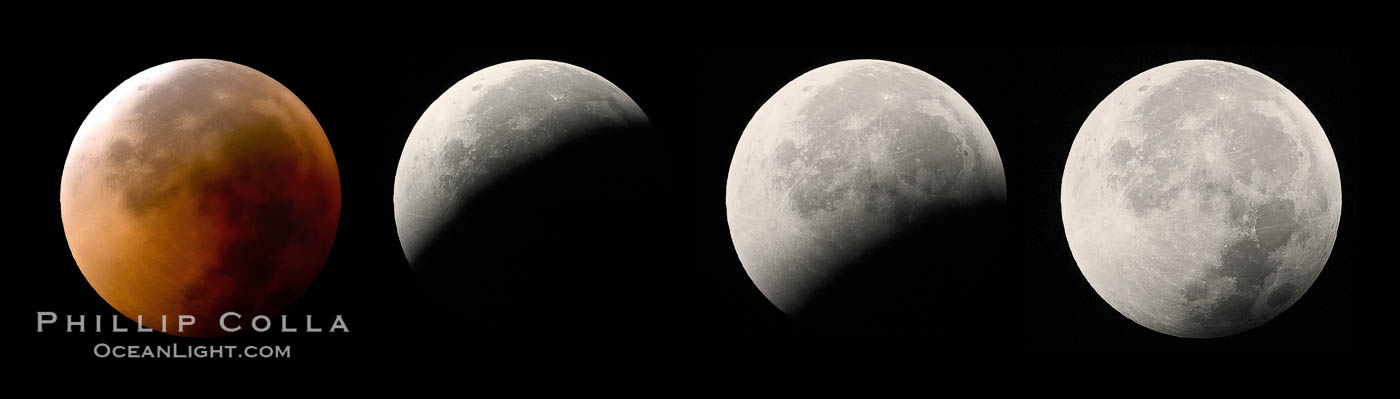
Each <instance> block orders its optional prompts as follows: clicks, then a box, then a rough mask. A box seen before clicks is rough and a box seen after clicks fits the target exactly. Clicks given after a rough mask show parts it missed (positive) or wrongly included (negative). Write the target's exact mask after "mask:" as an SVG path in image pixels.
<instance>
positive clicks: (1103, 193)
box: [1060, 60, 1342, 338]
mask: <svg viewBox="0 0 1400 399" xmlns="http://www.w3.org/2000/svg"><path fill="white" fill-rule="evenodd" d="M1060 202H1061V206H1062V214H1063V218H1064V225H1065V236H1066V238H1067V240H1068V241H1069V245H1070V249H1071V251H1072V252H1073V255H1074V259H1075V261H1076V262H1077V263H1078V264H1079V268H1080V270H1081V271H1082V272H1083V273H1084V277H1085V278H1086V279H1088V281H1089V284H1090V285H1092V286H1093V287H1094V290H1096V291H1097V292H1098V293H1099V295H1100V296H1102V297H1103V298H1104V300H1105V301H1107V302H1108V303H1109V305H1112V306H1113V308H1114V309H1117V310H1118V311H1119V312H1120V313H1122V314H1123V315H1124V316H1127V317H1128V318H1129V319H1132V320H1133V321H1135V322H1137V323H1138V324H1141V325H1143V326H1145V327H1147V328H1150V329H1152V330H1156V331H1159V332H1162V333H1166V334H1171V335H1175V336H1180V337H1194V338H1208V337H1220V336H1225V335H1231V334H1236V333H1239V332H1241V331H1245V330H1248V329H1250V328H1253V327H1256V326H1259V325H1261V324H1263V323H1265V322H1267V321H1269V320H1270V319H1272V318H1274V317H1275V316H1277V315H1278V314H1279V313H1281V312H1283V311H1284V310H1286V309H1288V307H1289V306H1292V305H1293V303H1294V302H1296V301H1297V300H1298V298H1299V297H1301V296H1302V295H1303V293H1304V292H1306V291H1307V290H1308V288H1309V287H1310V286H1311V285H1312V283H1313V281H1314V280H1316V279H1317V276H1318V273H1320V272H1321V271H1322V268H1323V265H1324V264H1326V263H1327V258H1328V256H1329V255H1330V254H1331V252H1332V245H1333V243H1334V242H1335V239H1336V235H1337V225H1338V222H1339V221H1340V218H1341V206H1342V191H1341V179H1340V177H1339V175H1338V169H1337V160H1336V158H1335V156H1334V155H1333V153H1332V147H1331V145H1330V144H1329V143H1328V141H1327V136H1326V135H1325V134H1324V133H1323V131H1322V126H1321V125H1320V124H1319V123H1318V121H1317V119H1315V118H1314V116H1313V114H1312V113H1311V112H1310V111H1308V109H1307V107H1306V106H1304V105H1303V102H1302V101H1300V100H1299V99H1298V98H1297V97H1296V96H1294V95H1293V93H1292V92H1290V91H1288V89H1286V88H1284V87H1283V86H1282V85H1281V84H1279V83H1278V82H1275V81H1274V80H1273V79H1270V78H1269V77H1267V76H1265V75H1264V74H1261V73H1259V72H1257V71H1254V70H1252V69H1249V68H1246V67H1244V66H1240V65H1236V64H1231V63H1227V62H1221V61H1204V60H1194V61H1181V62H1174V63H1170V64H1166V65H1162V66H1159V67H1157V68H1153V69H1151V70H1148V71H1146V72H1143V73H1142V74H1139V75H1137V76H1135V77H1133V78H1132V79H1129V80H1128V81H1127V82H1125V83H1123V85H1122V86H1119V87H1118V89H1116V90H1114V91H1113V93H1111V94H1109V96H1108V98H1105V99H1104V100H1103V102H1101V103H1099V105H1098V107H1096V108H1095V109H1094V111H1093V112H1092V113H1091V114H1090V115H1089V118H1088V119H1087V120H1086V121H1085V122H1084V125H1083V127H1081V128H1080V130H1079V134H1078V136H1077V137H1076V138H1075V140H1074V144H1073V147H1072V148H1071V150H1070V154H1069V159H1068V161H1067V163H1066V165H1065V173H1064V180H1063V186H1062V187H1061V197H1060Z"/></svg>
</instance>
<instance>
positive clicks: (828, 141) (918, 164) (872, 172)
mask: <svg viewBox="0 0 1400 399" xmlns="http://www.w3.org/2000/svg"><path fill="white" fill-rule="evenodd" d="M1005 200H1006V179H1005V174H1004V172H1003V170H1002V163H1001V157H1000V155H999V154H998V152H997V147H996V144H995V143H994V142H993V140H992V136H991V134H990V133H989V132H988V130H987V126H986V125H984V124H983V122H982V120H981V118H980V117H978V115H977V113H976V112H975V111H973V109H972V106H971V105H969V104H968V102H967V101H966V100H964V99H963V98H962V96H960V95H958V93H957V92H955V91H954V90H953V89H952V88H951V87H949V86H948V85H946V84H944V83H943V82H942V81H940V80H938V79H937V78H934V77H933V76H931V75H929V74H927V73H924V72H923V71H920V70H918V69H915V68H912V67H909V66H906V65H902V64H898V63H893V62H887V61H878V60H855V61H845V62H838V63H834V64H830V65H826V66H823V67H820V68H817V69H814V70H812V71H810V72H807V73H806V74H803V75H802V76H800V77H798V78H797V79H795V80H793V81H792V82H790V83H788V84H787V85H786V86H784V87H783V88H782V89H781V90H779V91H778V92H777V93H776V94H774V95H773V97H772V98H771V99H769V100H768V101H767V102H766V103H764V104H763V106H762V107H761V108H760V109H759V110H758V112H757V113H756V114H755V115H754V117H753V119H752V120H751V121H750V122H749V124H748V126H747V127H746V128H745V129H744V133H743V136H742V137H741V138H740V140H739V144H738V147H737V148H736V149H735V151H734V159H733V161H732V163H731V165H730V168H729V177H728V183H727V187H726V196H725V206H726V209H727V212H728V221H729V231H730V235H731V238H732V239H733V242H734V248H735V250H736V251H737V252H738V255H739V259H740V261H742V263H743V266H744V269H745V270H746V271H747V272H748V275H749V277H750V278H752V279H753V282H754V283H755V285H756V286H757V287H758V289H759V291H761V292H762V293H763V295H764V296H766V297H767V298H768V300H770V301H771V302H772V303H773V304H774V305H776V306H777V307H778V308H779V309H781V310H782V311H783V312H785V313H787V314H789V315H791V316H794V317H797V318H799V319H801V318H803V317H806V315H807V314H808V313H809V311H810V310H811V309H812V308H813V303H814V302H816V301H818V297H821V296H823V293H824V292H826V291H831V290H832V287H833V286H838V285H841V284H842V283H843V281H842V280H846V279H850V278H852V277H850V276H852V275H859V274H861V273H863V272H865V271H868V270H853V269H861V268H867V269H868V268H880V267H885V266H886V265H885V263H888V262H889V261H896V262H908V261H914V262H913V263H912V265H913V268H914V269H915V270H914V271H913V272H914V273H913V274H911V275H918V276H930V275H934V274H940V273H943V272H945V271H954V270H957V269H965V268H977V265H969V264H961V262H956V261H953V259H957V257H943V255H939V254H940V253H954V254H955V253H958V252H961V251H963V250H965V249H966V248H958V247H957V244H954V243H953V242H951V241H943V240H934V241H924V240H915V241H918V242H914V243H912V245H904V247H905V248H904V250H905V251H906V252H905V253H904V255H900V256H884V257H879V256H876V255H874V254H873V253H874V252H879V251H885V250H887V249H888V248H889V247H890V246H891V245H890V244H891V243H893V242H895V241H897V240H898V238H899V237H901V236H906V235H907V234H906V233H909V232H911V231H918V230H923V229H935V230H937V229H943V230H945V231H944V232H943V235H947V236H956V235H977V234H972V233H971V232H968V231H959V230H960V229H961V227H959V226H966V225H974V224H977V222H975V221H974V222H972V223H958V224H957V225H954V224H952V223H948V224H944V225H940V224H942V223H945V221H951V219H949V217H950V216H949V215H957V214H959V213H960V212H964V211H965V210H969V209H972V208H976V207H980V206H982V205H985V204H989V203H990V204H1002V203H1004V202H1005ZM911 249H912V251H911ZM871 259H881V260H879V261H871ZM902 280H906V279H905V278H894V279H884V280H883V281H882V282H880V283H877V284H875V286H873V287H866V288H865V289H864V290H863V291H861V292H860V293H859V294H855V295H853V296H852V298H848V299H850V300H856V301H859V300H861V298H859V297H870V296H871V295H879V294H880V292H881V291H885V290H892V289H894V288H895V287H892V286H887V284H899V283H901V282H902ZM966 283H969V282H966V281H958V282H943V284H949V285H954V284H957V285H965V284H966ZM940 289H941V288H940V287H934V286H921V287H912V291H914V292H918V293H922V292H928V291H937V290H940ZM964 299H966V298H964ZM843 300H846V299H843ZM901 301H904V300H903V299H891V300H889V301H884V300H881V301H873V303H872V302H864V303H863V304H862V305H861V306H860V307H859V308H857V309H853V311H852V312H853V313H875V312H880V311H882V310H883V309H885V308H886V307H891V306H895V305H897V304H896V303H895V302H901ZM923 310H924V311H928V309H923ZM896 316H897V317H903V316H899V315H896ZM926 316H927V315H926Z"/></svg>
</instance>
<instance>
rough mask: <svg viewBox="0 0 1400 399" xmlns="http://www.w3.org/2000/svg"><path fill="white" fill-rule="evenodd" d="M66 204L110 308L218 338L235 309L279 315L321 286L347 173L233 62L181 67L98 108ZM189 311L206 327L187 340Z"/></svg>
mask: <svg viewBox="0 0 1400 399" xmlns="http://www.w3.org/2000/svg"><path fill="white" fill-rule="evenodd" d="M59 202H60V206H61V209H62V214H63V229H64V233H65V234H66V236H67V238H68V246H69V248H70V249H71V250H72V252H73V258H74V260H76V261H77V263H78V267H79V268H81V269H82V272H83V276H84V277H86V278H87V280H88V282H89V283H91V284H92V287H93V288H94V289H95V290H96V291H97V293H98V294H100V295H101V296H102V298H103V299H106V300H107V302H108V303H110V304H111V305H112V307H114V308H116V309H117V310H118V311H120V312H121V313H122V314H124V315H126V316H128V317H130V318H132V319H133V320H135V319H137V317H138V316H142V317H141V320H142V321H143V322H144V324H145V325H146V326H148V327H152V328H156V329H159V328H160V320H161V316H166V317H167V318H168V319H169V320H170V323H171V324H170V325H169V326H168V328H167V329H166V332H169V333H171V334H177V335H187V336H213V335H221V334H224V333H226V332H225V331H223V329H221V328H219V325H218V318H219V316H220V315H222V314H223V313H224V312H238V313H239V314H242V315H245V316H248V315H262V314H266V315H275V314H277V313H278V312H280V311H281V310H282V309H283V308H285V307H286V306H288V305H290V304H291V303H292V302H293V301H294V300H296V298H297V297H298V296H300V295H301V293H302V291H304V290H305V289H306V288H307V287H308V286H309V285H310V284H311V282H312V280H314V279H315V278H316V275H317V273H319V271H320V270H321V266H322V264H323V263H324V262H325V259H326V256H327V255H328V254H329V252H330V248H331V244H332V242H333V241H334V239H335V231H336V224H337V223H338V220H339V218H340V176H339V172H338V171H337V169H336V162H335V155H334V154H333V153H332V152H331V147H330V142H329V141H327V139H326V135H325V133H324V132H323V131H322V130H321V125H320V124H319V123H317V122H316V118H315V117H313V116H312V115H311V111H310V110H308V109H307V108H306V106H305V105H303V104H302V102H301V100H299V99H298V98H297V97H296V96H295V95H293V94H292V92H291V91H289V90H287V88H286V87H283V86H282V85H281V84H279V83H277V81H275V80H272V78H270V77H268V76H267V75H263V74H262V73H260V72H258V71H255V70H253V69H251V68H248V67H245V66H242V65H238V64H235V63H231V62H226V61H218V60H208V59H196V60H182V61H175V62H170V63H166V64H161V65H158V66H155V67H152V68H150V69H147V70H145V71H143V72H141V73H139V74H136V75H135V76H132V77H131V78H130V79H127V80H126V81H125V82H122V83H121V84H120V85H119V86H117V88H116V89H114V90H112V92H111V93H110V94H108V95H107V96H106V97H105V98H103V99H102V101H101V102H99V103H98V104H97V106H96V107H95V108H93V110H92V112H91V113H89V114H88V116H87V119H85V120H84V121H83V124H82V126H81V127H79V129H78V133H77V136H76V137H74V138H73V144H72V147H71V148H70V149H69V152H68V158H67V161H66V163H65V164H64V166H63V181H62V184H61V187H60V193H59ZM179 315H192V316H195V317H196V323H195V325H194V326H191V327H187V329H186V330H185V331H178V330H177V329H176V328H175V326H174V320H176V318H177V317H178V316H179ZM249 319H250V317H244V320H249Z"/></svg>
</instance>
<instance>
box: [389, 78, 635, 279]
mask: <svg viewBox="0 0 1400 399" xmlns="http://www.w3.org/2000/svg"><path fill="white" fill-rule="evenodd" d="M649 127H650V122H649V121H648V119H647V117H646V115H645V114H644V113H642V110H641V108H640V107H638V106H637V104H636V103H635V102H634V101H633V100H632V99H631V98H630V97H628V96H627V94H626V93H623V91H622V90H621V89H619V88H618V87H617V86H615V85H613V84H612V83H611V82H609V81H607V80H606V79H604V78H603V77H601V76H598V75H596V74H594V73H592V72H590V71H588V70H585V69H583V68H580V67H577V66H573V65H569V64H565V63H561V62H555V61H545V60H522V61H512V62H506V63H502V64H497V65H494V66H490V67H487V68H485V69H482V70H480V71H477V72H475V73H472V74H471V75H469V76H467V77H466V78H464V79H462V80H461V81H459V82H457V83H456V84H455V85H453V86H452V87H451V88H449V89H448V90H447V91H446V92H445V93H443V94H442V95H441V96H440V97H439V98H438V99H437V100H436V101H434V102H433V103H432V105H430V106H429V107H428V109H427V110H426V111H425V112H424V113H423V115H422V117H421V118H420V119H419V120H418V123H417V124H416V125H414V127H413V131H412V133H411V134H410V135H409V137H408V141H407V143H406V144H405V145H404V149H403V154H402V156H401V158H400V159H399V164H398V170H397V173H396V174H395V176H394V221H395V222H396V225H397V229H398V236H399V240H400V244H401V245H402V247H403V251H404V255H405V256H406V257H407V259H408V261H409V263H410V264H411V265H412V266H413V267H414V268H415V269H416V270H418V271H419V272H420V275H425V274H422V273H424V272H427V273H429V274H426V275H425V276H426V277H427V278H428V279H434V278H437V277H433V276H441V275H444V274H442V273H436V272H433V271H431V270H428V269H442V268H470V267H473V266H472V265H471V263H472V261H473V260H478V261H480V260H481V259H482V257H483V256H486V255H490V254H488V253H487V252H502V251H506V250H503V249H501V248H500V245H488V246H493V247H495V248H481V247H480V246H479V245H478V244H481V242H484V241H480V240H478V239H476V238H461V237H467V236H465V235H459V236H458V237H457V238H445V237H447V235H448V233H449V232H450V231H451V230H453V229H468V230H470V229H491V228H493V227H487V226H483V225H480V224H477V225H471V224H473V223H475V222H473V221H464V219H463V216H464V215H466V214H468V213H472V214H474V215H478V216H479V215H483V214H491V213H502V212H506V213H520V215H519V217H516V216H515V215H507V216H505V217H510V218H514V219H513V220H515V221H516V222H511V221H508V220H507V221H502V222H500V224H499V225H504V224H526V223H530V222H527V220H530V219H529V217H531V216H532V215H535V216H538V214H539V213H540V212H541V211H540V210H539V209H538V208H534V207H527V206H524V205H520V204H522V203H524V202H530V203H532V204H533V203H534V202H531V201H539V202H540V206H551V205H553V204H562V203H574V202H578V201H581V200H584V199H586V198H593V197H598V196H606V195H609V194H608V193H606V192H604V193H590V191H589V190H601V191H609V190H611V189H608V188H606V187H602V186H601V185H603V184H606V183H607V182H606V181H603V180H606V179H612V177H610V176H606V173H604V172H598V173H593V172H588V173H586V174H585V173H583V172H580V174H579V175H577V176H570V177H561V178H555V179H554V180H550V182H543V181H534V180H529V181H527V180H528V178H527V177H525V175H524V174H523V173H526V172H522V171H523V170H530V169H531V168H534V170H535V172H532V173H534V174H533V175H531V176H535V177H536V178H538V175H540V173H538V169H539V168H538V165H539V164H541V163H547V162H550V161H554V160H557V159H560V155H561V154H563V155H568V156H574V155H577V156H579V157H582V158H581V159H578V160H577V161H580V162H574V160H571V161H568V162H569V163H568V164H567V165H555V166H559V168H557V169H564V170H582V169H587V168H589V167H590V166H589V165H596V164H599V163H604V162H610V161H609V160H610V159H618V158H621V157H626V154H617V153H611V152H607V150H608V149H609V148H612V149H616V148H617V147H618V146H621V145H625V143H626V142H627V141H607V143H610V144H612V143H617V144H615V145H606V146H604V145H597V146H594V147H598V148H594V147H589V150H588V151H579V150H578V149H579V148H580V144H579V143H584V142H590V140H592V141H591V142H594V143H601V142H603V141H599V139H600V138H603V137H602V136H608V135H614V133H617V132H622V131H633V130H636V129H638V128H649ZM628 137H631V136H628ZM608 140H611V139H610V138H609V139H608ZM593 150H599V151H593ZM570 154H573V155H570ZM631 167H632V168H636V167H637V165H631ZM614 171H615V170H614ZM551 173H554V175H559V173H558V172H557V171H556V172H551ZM578 180H589V181H597V182H598V185H593V183H588V184H590V185H589V186H587V187H581V188H579V189H578V190H568V192H554V191H550V192H545V191H541V190H544V189H546V188H547V187H538V189H539V190H535V191H529V190H534V188H528V189H521V190H526V191H520V190H517V191H519V192H520V193H516V194H512V195H517V196H516V197H513V198H511V199H510V200H505V201H498V202H496V203H492V204H493V205H485V203H486V202H483V201H486V200H484V199H483V198H488V197H490V198H499V197H500V191H501V190H502V189H501V188H500V187H502V186H507V185H515V186H522V185H538V186H556V185H558V184H567V183H569V182H570V181H578ZM527 191H528V192H527ZM521 193H523V194H521ZM493 195H495V197H491V196H493ZM542 197H546V198H542ZM548 197H552V198H548ZM503 218H504V217H503ZM538 222H539V223H549V225H541V226H507V227H512V228H514V227H520V228H521V229H522V230H521V231H522V232H521V233H519V234H528V235H529V236H525V237H519V239H517V238H516V237H489V236H490V235H492V234H495V235H498V236H499V235H504V234H506V233H505V232H503V231H502V232H492V231H484V232H483V231H477V232H473V233H472V234H473V235H471V237H485V239H498V240H501V241H502V242H505V244H515V243H516V242H517V241H524V240H534V239H538V238H539V237H541V236H544V235H548V234H551V233H555V232H557V231H559V229H560V228H568V226H562V227H561V226H557V225H558V223H559V220H558V219H549V220H540V221H538ZM498 233H499V234H498ZM445 239H446V240H458V241H465V240H470V241H472V242H454V243H448V244H447V245H445V247H449V248H455V249H449V250H448V251H449V252H451V253H447V254H445V255H444V256H446V258H444V259H443V261H442V262H436V261H430V260H428V259H425V257H426V256H429V254H426V253H425V251H428V250H429V249H430V246H432V245H433V243H434V242H435V241H441V240H445ZM506 241H511V242H506ZM575 241H577V240H575ZM529 251H535V252H538V251H549V249H540V248H534V249H529ZM502 256H507V255H502ZM508 256H517V255H508ZM518 261H519V258H517V259H515V260H514V261H503V262H502V264H505V263H512V262H513V263H519V262H518ZM434 263H437V264H434ZM480 263H481V262H477V265H476V266H477V267H483V266H481V264H480ZM518 266H519V267H533V266H534V265H518ZM438 271H442V270H438ZM449 272H452V273H449V274H452V275H459V276H461V275H470V273H463V271H461V270H456V271H451V270H449ZM478 277H479V276H478ZM464 278H467V277H464ZM473 278H474V277H473ZM446 284H448V285H451V284H452V283H450V282H448V283H446ZM534 288H536V289H537V288H538V287H534ZM453 289H457V288H453Z"/></svg>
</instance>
